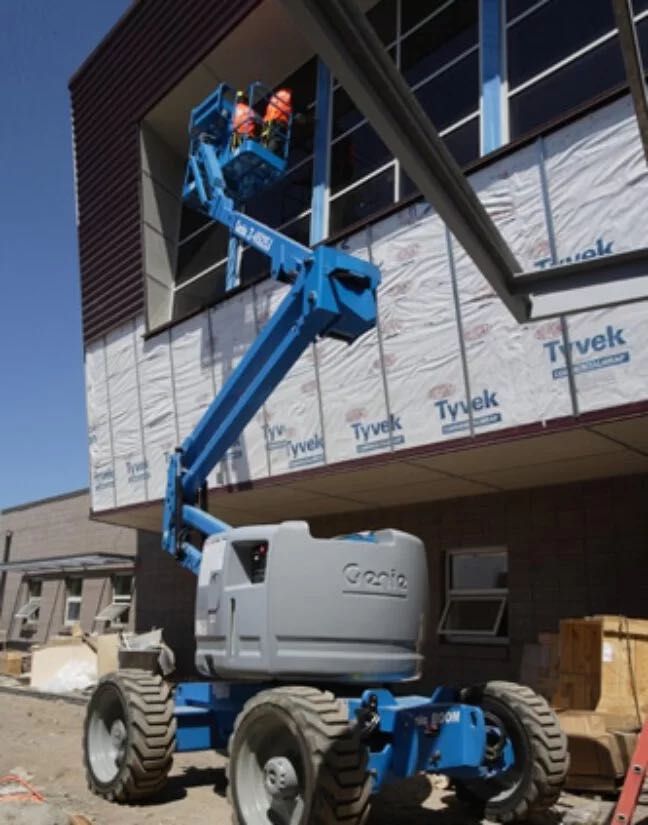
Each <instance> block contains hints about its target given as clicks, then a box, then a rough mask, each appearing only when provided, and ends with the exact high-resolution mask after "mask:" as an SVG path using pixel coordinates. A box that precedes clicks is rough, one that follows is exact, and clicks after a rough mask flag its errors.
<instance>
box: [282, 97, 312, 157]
mask: <svg viewBox="0 0 648 825" xmlns="http://www.w3.org/2000/svg"><path fill="white" fill-rule="evenodd" d="M314 139H315V108H314V107H313V106H311V107H310V108H308V109H307V110H306V111H305V112H300V113H299V114H297V112H296V113H295V118H294V120H293V125H292V133H291V136H290V150H289V152H288V165H287V168H288V169H290V167H291V166H295V165H296V164H297V163H299V162H300V161H302V160H306V158H307V157H309V155H312V154H313V140H314Z"/></svg>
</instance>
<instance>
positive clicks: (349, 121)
mask: <svg viewBox="0 0 648 825" xmlns="http://www.w3.org/2000/svg"><path fill="white" fill-rule="evenodd" d="M389 54H390V56H391V58H392V60H396V49H395V48H392V49H390V50H389ZM364 119H365V118H364V115H363V114H362V113H361V112H360V111H359V109H357V108H356V105H355V103H354V102H353V101H352V100H351V98H350V96H349V95H348V94H347V92H346V90H345V89H343V88H342V86H338V87H337V89H335V90H334V91H333V118H332V120H333V126H332V132H333V137H334V138H335V137H337V136H338V135H341V134H343V133H344V132H348V131H349V129H352V128H353V127H354V126H357V125H358V123H361V122H362V121H363V120H364Z"/></svg>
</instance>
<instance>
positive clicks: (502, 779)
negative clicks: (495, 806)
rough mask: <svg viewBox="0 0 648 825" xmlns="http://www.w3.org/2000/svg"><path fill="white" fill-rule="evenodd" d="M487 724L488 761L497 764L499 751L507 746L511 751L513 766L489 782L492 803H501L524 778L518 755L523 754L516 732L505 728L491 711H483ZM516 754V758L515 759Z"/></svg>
mask: <svg viewBox="0 0 648 825" xmlns="http://www.w3.org/2000/svg"><path fill="white" fill-rule="evenodd" d="M484 716H485V718H486V722H487V733H486V750H487V754H489V758H490V761H492V762H497V760H498V759H499V757H500V754H501V751H502V750H503V749H504V747H506V746H507V743H508V746H509V747H510V748H511V749H512V751H513V764H512V765H511V766H510V768H509V769H508V770H506V771H504V772H503V773H496V774H495V775H494V776H492V777H491V778H490V780H489V784H490V787H491V791H492V795H491V797H490V800H491V801H492V802H501V801H502V800H504V799H507V798H508V797H509V796H511V795H512V794H514V793H515V791H516V790H517V788H518V787H519V785H520V783H521V782H522V780H523V778H524V771H523V769H522V767H521V764H520V753H521V752H524V748H522V743H521V742H520V738H519V736H518V735H517V731H516V730H514V729H509V728H507V726H506V724H505V723H504V721H503V720H502V719H501V718H500V717H499V716H498V715H496V714H495V713H493V712H492V711H485V713H484ZM516 754H517V758H516Z"/></svg>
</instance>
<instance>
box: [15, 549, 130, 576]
mask: <svg viewBox="0 0 648 825" xmlns="http://www.w3.org/2000/svg"><path fill="white" fill-rule="evenodd" d="M134 566H135V558H134V556H126V555H120V554H116V553H85V554H83V555H76V556H51V557H49V558H40V559H20V560H16V561H8V562H4V563H3V564H0V573H23V574H27V575H30V576H44V575H46V574H57V573H58V574H61V573H85V572H92V573H100V572H102V571H108V570H117V569H119V570H132V569H133V567H134Z"/></svg>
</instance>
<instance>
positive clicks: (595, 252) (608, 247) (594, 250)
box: [533, 238, 614, 269]
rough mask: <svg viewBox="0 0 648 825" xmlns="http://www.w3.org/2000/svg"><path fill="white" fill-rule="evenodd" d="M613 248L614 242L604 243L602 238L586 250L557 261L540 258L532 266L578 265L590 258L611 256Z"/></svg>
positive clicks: (541, 267)
mask: <svg viewBox="0 0 648 825" xmlns="http://www.w3.org/2000/svg"><path fill="white" fill-rule="evenodd" d="M613 246H614V241H606V240H605V239H604V238H597V239H596V242H595V244H594V246H588V247H587V249H582V250H581V251H580V252H576V253H575V254H574V255H567V256H566V257H564V258H560V260H558V261H554V260H553V258H540V259H539V260H537V261H534V264H533V265H534V266H537V267H538V268H539V269H549V267H552V266H556V265H558V266H559V265H561V264H571V263H578V261H587V260H589V259H591V258H602V257H603V256H604V255H611V254H612V247H613Z"/></svg>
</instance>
